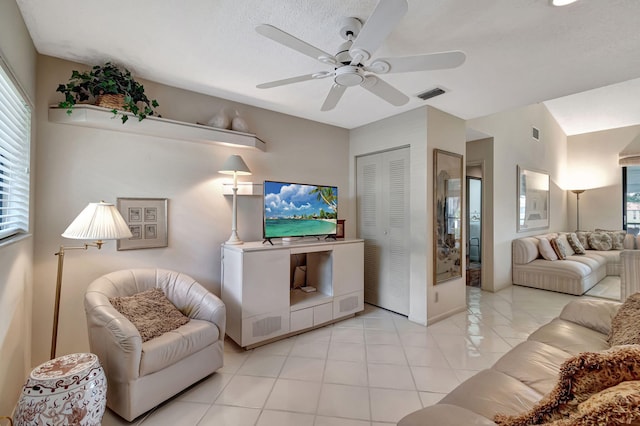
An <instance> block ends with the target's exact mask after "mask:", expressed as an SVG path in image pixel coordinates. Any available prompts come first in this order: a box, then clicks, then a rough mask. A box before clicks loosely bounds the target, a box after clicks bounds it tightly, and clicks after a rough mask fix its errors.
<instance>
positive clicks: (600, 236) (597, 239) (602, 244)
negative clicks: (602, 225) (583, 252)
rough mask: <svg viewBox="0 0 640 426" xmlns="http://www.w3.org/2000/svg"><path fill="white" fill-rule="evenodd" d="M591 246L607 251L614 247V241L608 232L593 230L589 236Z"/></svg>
mask: <svg viewBox="0 0 640 426" xmlns="http://www.w3.org/2000/svg"><path fill="white" fill-rule="evenodd" d="M588 241H589V247H591V248H592V249H594V250H600V251H607V250H611V248H612V247H613V241H612V240H611V237H610V236H609V234H608V233H606V232H592V233H591V234H589V237H588Z"/></svg>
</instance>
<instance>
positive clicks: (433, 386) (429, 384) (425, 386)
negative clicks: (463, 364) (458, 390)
mask: <svg viewBox="0 0 640 426" xmlns="http://www.w3.org/2000/svg"><path fill="white" fill-rule="evenodd" d="M411 371H412V373H413V378H414V379H415V381H416V387H417V388H418V390H419V391H426V392H438V393H449V392H451V391H452V390H453V389H454V388H455V387H457V386H458V385H459V384H460V380H458V377H457V376H456V373H455V371H454V370H451V369H447V368H433V367H411Z"/></svg>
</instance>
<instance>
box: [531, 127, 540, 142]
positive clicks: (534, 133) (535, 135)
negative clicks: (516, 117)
mask: <svg viewBox="0 0 640 426" xmlns="http://www.w3.org/2000/svg"><path fill="white" fill-rule="evenodd" d="M531 137H532V138H533V140H534V141H539V140H540V130H538V129H537V128H536V127H532V128H531Z"/></svg>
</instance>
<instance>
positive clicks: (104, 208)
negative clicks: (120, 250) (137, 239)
mask: <svg viewBox="0 0 640 426" xmlns="http://www.w3.org/2000/svg"><path fill="white" fill-rule="evenodd" d="M62 236H63V237H65V238H71V239H74V240H119V239H121V238H131V237H132V236H133V235H132V234H131V231H130V230H129V226H128V225H127V223H126V222H125V221H124V219H123V218H122V216H121V215H120V212H119V211H118V209H117V208H116V206H114V205H113V204H111V203H105V202H102V201H101V202H99V203H89V205H88V206H87V207H85V208H84V210H82V211H81V212H80V214H79V215H78V217H76V218H75V219H74V221H73V222H71V225H69V227H68V228H67V229H66V230H65V231H64V232H63V233H62Z"/></svg>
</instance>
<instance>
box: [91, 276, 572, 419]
mask: <svg viewBox="0 0 640 426" xmlns="http://www.w3.org/2000/svg"><path fill="white" fill-rule="evenodd" d="M575 298H576V297H575V296H569V295H566V294H560V293H553V292H548V291H542V290H535V289H529V288H524V287H518V286H513V287H509V288H507V289H505V290H502V291H500V292H498V293H486V292H482V291H480V290H479V289H478V288H471V287H467V299H468V309H467V311H466V312H462V313H460V314H457V315H454V316H452V317H450V318H448V319H446V320H443V321H440V322H438V323H435V324H433V325H431V326H429V327H423V326H420V325H417V324H415V323H412V322H409V321H408V320H407V319H406V318H405V317H403V316H400V315H396V314H393V313H390V312H388V311H385V310H383V309H379V308H376V307H373V306H369V305H366V306H365V310H364V312H363V313H362V314H360V315H358V316H356V317H355V318H351V319H348V320H345V321H342V322H339V323H336V324H334V325H332V326H328V327H324V328H321V329H318V330H314V331H310V332H307V333H304V334H301V335H298V336H294V337H291V338H288V339H285V340H281V341H278V342H275V343H271V344H269V345H265V346H262V347H260V348H257V349H254V350H250V351H243V350H241V349H239V348H238V347H237V345H235V344H234V343H233V342H232V341H230V340H227V342H228V343H227V344H226V345H225V365H224V367H223V368H222V369H221V370H219V371H218V372H217V373H215V374H213V375H212V376H210V377H208V378H206V379H205V380H203V381H201V382H199V383H197V384H195V385H194V386H192V387H191V388H189V389H187V390H186V391H184V392H182V393H181V394H179V395H177V396H176V397H174V398H173V399H171V400H170V401H168V402H166V403H165V404H163V405H161V406H160V407H158V408H156V409H155V410H153V411H152V412H150V413H148V414H146V415H145V416H142V417H140V418H139V419H137V420H136V421H135V422H134V423H133V424H136V425H143V426H151V425H181V426H190V425H198V426H204V425H215V426H244V425H257V426H286V425H295V426H381V425H393V424H395V423H396V422H397V421H398V420H399V419H400V418H402V417H403V416H404V415H406V414H408V413H410V412H412V411H414V410H417V409H419V408H422V407H425V406H428V405H431V404H434V403H436V402H437V401H439V400H440V398H442V396H443V394H445V393H447V392H449V391H450V390H451V389H453V388H454V387H456V386H457V385H458V384H459V383H461V382H462V381H464V380H465V379H467V378H468V377H470V376H471V375H473V374H475V373H476V372H477V371H478V370H481V369H484V368H486V367H489V366H491V365H492V364H493V363H494V362H495V361H496V360H497V359H498V358H499V357H500V356H502V354H504V353H505V352H507V351H508V350H509V349H510V348H511V347H513V346H515V345H517V344H518V343H519V342H521V341H522V340H524V339H526V337H527V336H528V335H529V334H530V333H531V332H532V331H533V330H535V329H536V328H538V327H539V326H540V325H542V324H544V323H546V322H548V321H549V320H551V319H552V318H553V317H555V316H557V314H558V313H559V312H560V310H561V308H562V307H563V306H564V305H565V304H566V303H567V302H568V301H570V300H572V299H575ZM102 424H103V425H105V426H110V425H126V424H129V423H127V422H125V421H123V420H122V419H120V418H119V417H118V416H116V415H115V414H113V413H112V412H110V411H108V410H107V413H106V414H105V417H104V419H103V423H102Z"/></svg>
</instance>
